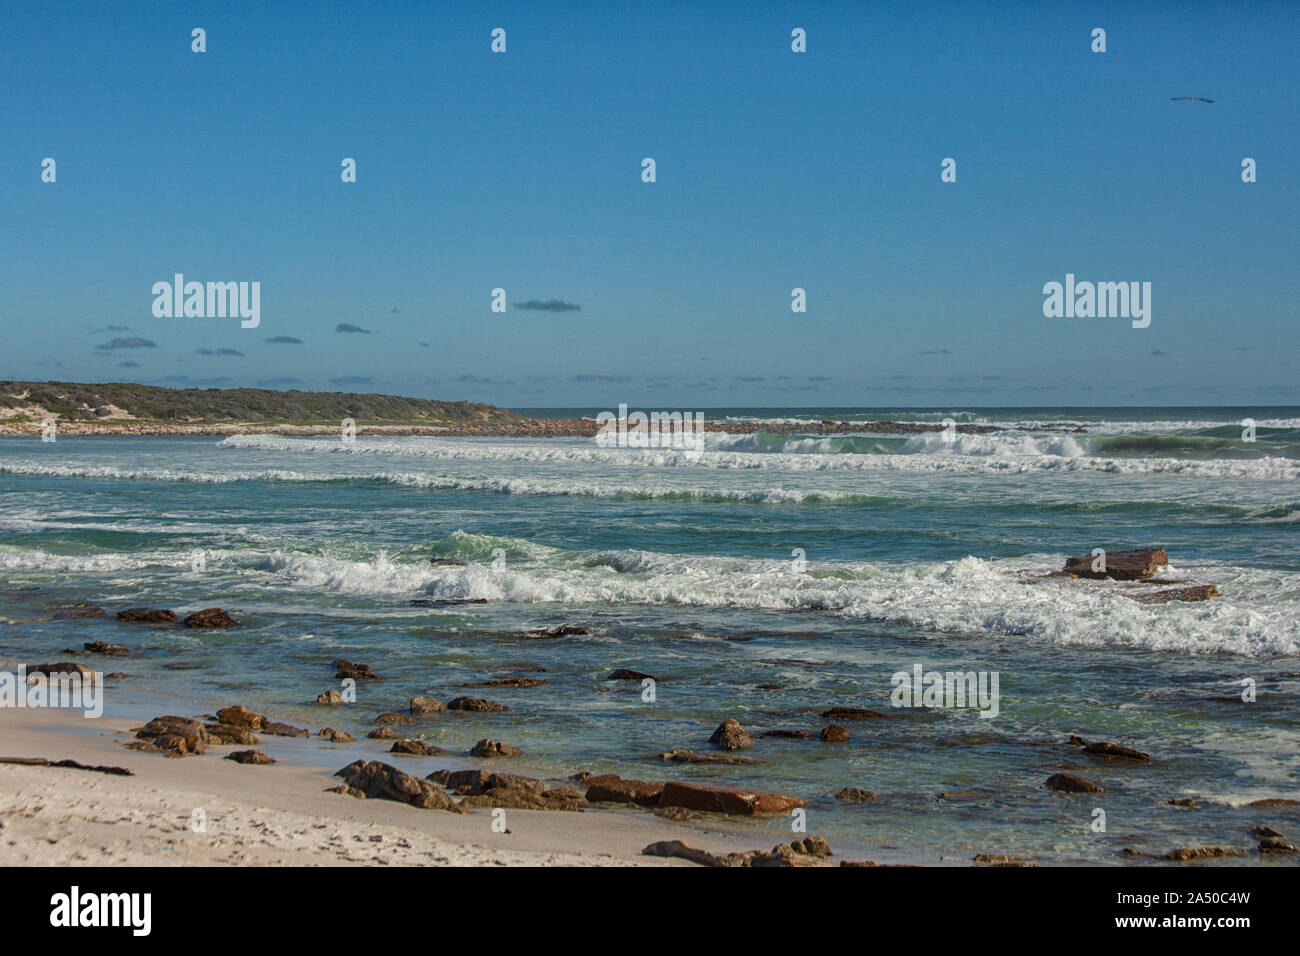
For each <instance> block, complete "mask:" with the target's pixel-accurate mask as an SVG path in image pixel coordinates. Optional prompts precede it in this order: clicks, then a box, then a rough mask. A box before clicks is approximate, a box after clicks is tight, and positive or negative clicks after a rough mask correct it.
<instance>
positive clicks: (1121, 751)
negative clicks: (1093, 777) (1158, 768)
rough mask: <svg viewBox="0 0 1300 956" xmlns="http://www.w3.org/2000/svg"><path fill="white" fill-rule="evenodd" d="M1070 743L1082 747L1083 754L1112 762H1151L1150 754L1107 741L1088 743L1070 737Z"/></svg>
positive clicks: (1080, 738)
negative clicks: (1107, 758) (1108, 759)
mask: <svg viewBox="0 0 1300 956" xmlns="http://www.w3.org/2000/svg"><path fill="white" fill-rule="evenodd" d="M1070 743H1072V744H1074V745H1075V746H1076V747H1082V748H1083V752H1084V753H1089V754H1093V755H1095V756H1098V757H1109V758H1110V759H1112V760H1130V761H1132V762H1134V763H1148V762H1150V760H1151V755H1150V754H1144V753H1143V752H1142V751H1140V750H1134V749H1133V748H1131V747H1122V746H1120V745H1119V744H1115V743H1111V742H1110V741H1109V740H1098V741H1094V742H1092V743H1089V742H1088V741H1086V740H1084V739H1083V738H1082V737H1075V736H1071V737H1070Z"/></svg>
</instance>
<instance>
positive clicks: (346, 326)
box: [334, 322, 374, 335]
mask: <svg viewBox="0 0 1300 956" xmlns="http://www.w3.org/2000/svg"><path fill="white" fill-rule="evenodd" d="M334 331H335V332H352V333H359V334H361V335H372V334H374V333H372V332H371V331H370V330H369V329H363V328H362V327H361V326H359V325H353V324H352V323H351V322H340V323H339V324H338V325H336V326H334Z"/></svg>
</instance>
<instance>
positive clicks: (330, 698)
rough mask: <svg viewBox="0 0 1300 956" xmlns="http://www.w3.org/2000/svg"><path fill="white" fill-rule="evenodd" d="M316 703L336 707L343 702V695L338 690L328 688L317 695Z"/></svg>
mask: <svg viewBox="0 0 1300 956" xmlns="http://www.w3.org/2000/svg"><path fill="white" fill-rule="evenodd" d="M316 703H318V704H324V705H325V706H327V707H336V706H338V705H339V704H341V703H343V695H342V694H340V693H339V692H338V691H336V690H327V691H324V692H322V693H320V694H317V695H316Z"/></svg>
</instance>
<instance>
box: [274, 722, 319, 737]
mask: <svg viewBox="0 0 1300 956" xmlns="http://www.w3.org/2000/svg"><path fill="white" fill-rule="evenodd" d="M262 733H264V734H270V735H271V736H272V737H308V736H310V733H309V732H308V730H307V728H306V727H291V726H289V725H288V724H280V723H276V722H275V721H273V720H272V721H268V722H266V723H264V724H263V725H262Z"/></svg>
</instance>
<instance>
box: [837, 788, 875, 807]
mask: <svg viewBox="0 0 1300 956" xmlns="http://www.w3.org/2000/svg"><path fill="white" fill-rule="evenodd" d="M835 799H836V800H849V801H852V802H853V803H871V802H872V801H873V800H875V799H876V795H875V794H874V793H872V792H871V791H870V790H863V789H862V788H861V787H845V788H844V789H843V790H841V791H840V792H839V793H837V794H835Z"/></svg>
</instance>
